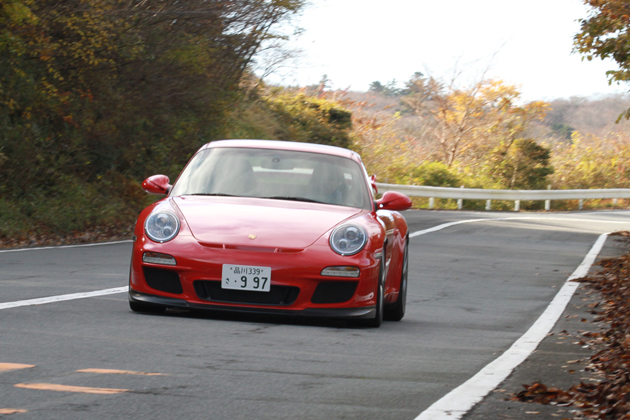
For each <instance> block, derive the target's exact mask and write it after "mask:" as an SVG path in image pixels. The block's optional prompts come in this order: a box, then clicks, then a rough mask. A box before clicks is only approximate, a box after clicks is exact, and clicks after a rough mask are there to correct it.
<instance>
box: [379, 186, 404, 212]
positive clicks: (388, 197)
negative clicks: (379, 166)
mask: <svg viewBox="0 0 630 420" xmlns="http://www.w3.org/2000/svg"><path fill="white" fill-rule="evenodd" d="M376 207H377V210H396V211H403V210H407V209H408V208H410V207H411V200H410V199H409V197H407V196H406V195H405V194H401V193H399V192H396V191H386V192H385V193H384V194H383V196H382V197H381V199H380V200H377V201H376Z"/></svg>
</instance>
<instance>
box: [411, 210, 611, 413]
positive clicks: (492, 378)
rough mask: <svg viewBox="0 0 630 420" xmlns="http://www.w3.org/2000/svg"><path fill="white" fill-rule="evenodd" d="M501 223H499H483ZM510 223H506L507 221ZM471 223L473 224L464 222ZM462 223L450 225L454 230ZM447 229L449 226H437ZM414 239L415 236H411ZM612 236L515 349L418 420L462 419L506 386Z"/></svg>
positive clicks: (589, 256) (596, 247)
mask: <svg viewBox="0 0 630 420" xmlns="http://www.w3.org/2000/svg"><path fill="white" fill-rule="evenodd" d="M482 220H483V221H485V220H499V219H482ZM503 220H506V219H503ZM463 222H464V223H470V221H463ZM456 224H460V223H459V222H454V223H448V224H447V225H449V226H453V225H456ZM437 227H438V228H439V227H442V229H443V228H445V227H448V226H446V225H440V226H437ZM436 230H440V229H436V228H431V229H426V230H425V231H419V232H415V233H417V234H418V235H422V234H424V233H429V232H428V231H432V232H435V231H436ZM418 235H415V236H418ZM410 236H412V235H410ZM607 237H608V234H607V233H605V234H603V235H600V236H599V238H598V239H597V241H596V242H595V244H594V245H593V247H592V248H591V250H590V251H589V253H588V254H587V255H586V257H584V260H583V261H582V263H581V264H580V265H579V267H578V268H577V269H576V270H575V271H574V272H573V274H571V276H569V278H568V279H567V281H566V282H565V283H564V285H563V286H562V288H561V289H560V290H559V291H558V293H557V294H556V296H555V297H554V299H553V300H552V301H551V303H550V304H549V306H547V309H545V312H543V313H542V315H541V316H540V317H539V318H538V319H537V320H536V322H535V323H534V325H532V326H531V327H530V328H529V330H527V332H526V333H525V334H523V335H522V336H521V337H520V338H519V339H518V340H517V341H516V342H514V344H512V346H511V347H510V348H509V349H508V350H506V351H505V353H503V354H502V355H501V356H499V357H498V358H497V359H495V360H494V361H492V362H490V363H489V364H488V365H486V366H485V367H484V368H483V369H481V370H480V371H479V372H478V373H477V374H476V375H475V376H473V377H472V378H470V379H469V380H468V381H466V382H464V383H463V384H462V385H460V386H459V387H457V388H455V389H454V390H452V391H451V392H449V393H448V394H446V395H445V396H444V397H442V398H441V399H439V400H437V401H436V402H435V403H433V404H432V405H431V406H430V407H429V408H427V409H426V410H425V411H423V412H422V413H420V415H419V416H418V417H416V418H415V420H457V419H461V418H462V417H463V416H464V415H465V414H466V413H467V412H468V411H469V410H470V409H471V408H472V407H473V406H474V405H475V404H477V403H478V402H480V401H481V400H482V399H483V398H484V397H485V396H486V395H488V394H489V393H490V392H491V391H492V390H493V389H495V388H496V387H497V386H499V384H500V383H501V382H503V381H504V380H505V379H506V378H507V377H508V376H509V375H510V373H512V371H513V370H514V369H515V368H516V367H517V366H518V365H520V364H521V363H522V362H523V361H525V360H526V359H527V358H528V357H529V355H531V354H532V353H533V352H534V350H536V348H537V347H538V345H539V344H540V342H541V341H542V340H543V339H544V338H545V337H546V336H547V334H548V333H549V331H551V329H552V328H553V326H554V325H555V324H556V322H557V321H558V319H559V318H560V316H562V313H563V312H564V310H565V308H566V306H567V304H568V303H569V301H570V300H571V297H572V296H573V293H574V292H575V290H576V289H577V288H578V287H579V283H577V282H572V281H571V280H573V279H576V278H580V277H584V276H585V275H586V274H588V271H589V269H590V267H591V266H592V265H593V262H595V258H597V255H598V254H599V252H600V251H601V249H602V247H603V246H604V243H605V242H606V238H607Z"/></svg>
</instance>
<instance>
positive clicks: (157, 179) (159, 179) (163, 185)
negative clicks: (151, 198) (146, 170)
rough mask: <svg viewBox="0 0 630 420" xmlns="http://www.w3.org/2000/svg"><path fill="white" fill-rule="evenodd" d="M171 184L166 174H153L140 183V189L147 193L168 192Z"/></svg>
mask: <svg viewBox="0 0 630 420" xmlns="http://www.w3.org/2000/svg"><path fill="white" fill-rule="evenodd" d="M171 187H172V185H171V184H169V179H168V177H167V176H166V175H153V176H150V177H148V178H147V179H145V180H144V182H143V183H142V189H143V190H145V191H146V192H148V193H149V194H168V192H169V191H170V190H171Z"/></svg>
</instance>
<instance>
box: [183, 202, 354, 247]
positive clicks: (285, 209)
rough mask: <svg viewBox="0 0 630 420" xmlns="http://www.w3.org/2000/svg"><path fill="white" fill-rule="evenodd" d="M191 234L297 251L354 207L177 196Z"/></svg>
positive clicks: (206, 241) (215, 241) (214, 242)
mask: <svg viewBox="0 0 630 420" xmlns="http://www.w3.org/2000/svg"><path fill="white" fill-rule="evenodd" d="M173 202H174V204H175V205H176V206H177V207H178V208H179V210H180V211H181V213H182V214H183V216H184V218H185V219H186V222H187V224H188V226H189V228H190V231H191V233H192V235H193V236H194V237H195V238H196V239H197V241H198V242H200V243H201V244H203V245H206V246H213V247H222V248H233V247H237V248H243V247H246V248H250V247H251V248H266V249H277V250H280V251H291V250H293V251H298V250H301V249H304V248H306V247H308V246H309V245H311V244H312V243H314V242H315V241H316V240H317V239H319V238H320V237H321V236H322V235H323V234H324V233H326V232H327V231H328V230H330V229H331V228H333V227H334V226H336V225H337V224H339V223H341V222H343V221H344V220H346V219H348V218H350V217H352V216H354V215H356V214H359V213H361V212H363V211H364V210H361V209H357V208H352V207H340V206H333V205H327V204H317V203H306V202H297V201H281V200H266V199H255V198H242V197H191V196H184V197H176V198H174V199H173Z"/></svg>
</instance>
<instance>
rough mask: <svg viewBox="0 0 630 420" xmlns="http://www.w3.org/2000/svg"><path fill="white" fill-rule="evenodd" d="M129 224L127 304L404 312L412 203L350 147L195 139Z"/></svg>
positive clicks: (372, 316) (352, 315) (361, 319)
mask: <svg viewBox="0 0 630 420" xmlns="http://www.w3.org/2000/svg"><path fill="white" fill-rule="evenodd" d="M143 188H144V189H145V190H146V191H147V192H149V193H153V194H166V195H167V197H166V198H164V199H162V200H160V201H158V202H156V203H155V204H152V205H150V206H149V207H147V208H146V209H144V211H142V213H141V214H140V217H139V218H138V222H137V224H136V228H135V236H134V245H133V256H132V262H131V273H130V279H129V305H130V307H131V309H132V310H133V311H138V312H162V311H164V310H165V309H167V308H189V309H211V310H225V311H240V312H250V313H267V314H282V315H302V316H309V317H311V316H321V317H328V318H347V319H351V320H357V322H358V323H360V324H364V325H365V326H371V327H378V326H380V325H381V323H382V321H383V319H386V320H394V321H398V320H400V319H402V317H403V316H404V314H405V300H406V294H407V265H408V257H407V255H408V252H407V248H408V242H409V237H408V230H407V223H406V222H405V219H404V218H403V217H402V216H401V215H400V213H398V211H401V210H406V209H408V208H409V207H410V206H411V201H410V200H409V198H408V197H406V196H405V195H402V194H399V193H396V192H386V193H385V194H383V196H382V198H380V199H379V200H376V201H375V199H374V192H373V191H374V190H375V189H376V185H375V183H374V177H372V178H369V177H368V175H367V172H366V171H365V168H364V166H363V164H362V162H361V159H360V157H359V155H358V154H356V153H355V152H352V151H350V150H347V149H342V148H339V147H333V146H323V145H316V144H306V143H293V142H284V141H264V140H223V141H215V142H212V143H209V144H207V145H205V146H203V147H202V148H201V149H200V150H199V151H198V152H197V153H196V154H195V155H194V156H193V157H192V159H191V160H190V161H189V162H188V164H187V165H186V167H185V168H184V170H183V171H182V173H181V174H180V176H179V178H178V179H177V181H176V182H175V184H174V185H172V186H171V185H170V184H169V179H168V177H166V176H164V175H155V176H152V177H150V178H148V179H147V180H145V181H144V183H143Z"/></svg>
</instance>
